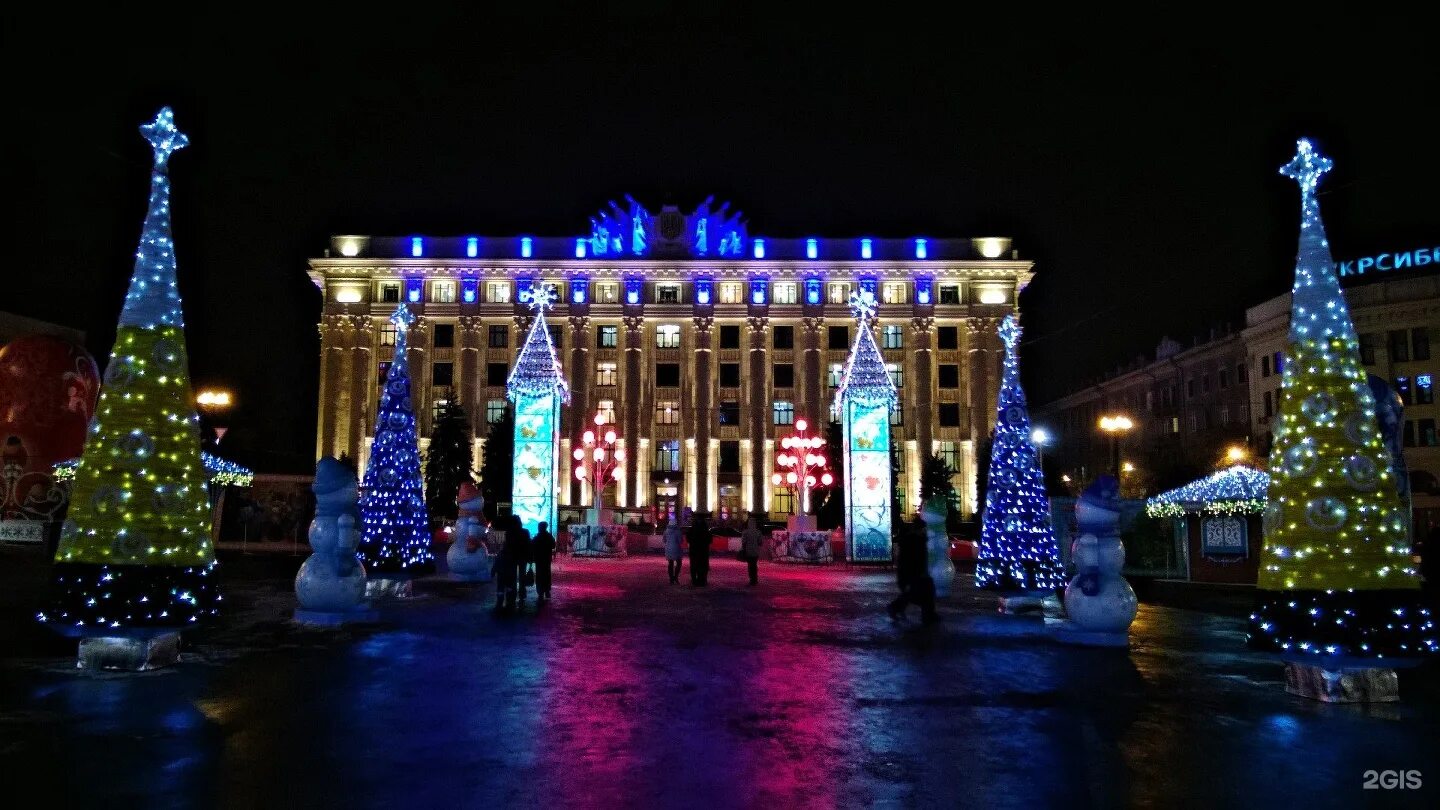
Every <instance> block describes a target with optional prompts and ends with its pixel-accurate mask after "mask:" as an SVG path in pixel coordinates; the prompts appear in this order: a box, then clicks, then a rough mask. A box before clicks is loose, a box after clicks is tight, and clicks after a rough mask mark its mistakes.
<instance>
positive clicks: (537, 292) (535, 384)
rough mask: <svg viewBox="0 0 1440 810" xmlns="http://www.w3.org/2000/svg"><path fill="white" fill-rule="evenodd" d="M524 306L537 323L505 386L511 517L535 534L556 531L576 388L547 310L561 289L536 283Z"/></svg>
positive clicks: (524, 295)
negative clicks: (565, 415)
mask: <svg viewBox="0 0 1440 810" xmlns="http://www.w3.org/2000/svg"><path fill="white" fill-rule="evenodd" d="M520 300H521V301H522V302H524V303H527V304H529V305H530V308H531V309H533V310H534V311H535V320H534V322H532V323H531V324H530V332H529V334H527V335H526V336H525V345H523V346H521V347H520V356H519V357H517V358H516V359H515V368H514V369H512V370H511V371H510V378H509V379H508V380H506V381H505V396H506V397H507V398H509V400H510V401H511V402H513V403H515V464H514V473H515V478H514V484H513V486H512V488H511V496H510V500H511V507H510V508H511V511H512V513H513V514H514V515H515V516H516V517H518V518H519V519H520V522H521V523H522V524H523V525H524V526H525V528H526V529H529V530H530V531H531V532H532V533H533V532H535V531H536V530H537V529H538V527H539V525H540V523H542V522H544V523H548V524H549V528H550V529H551V531H554V529H555V527H556V520H555V515H556V508H555V507H556V503H555V487H556V485H557V483H558V482H559V481H565V480H568V479H566V478H558V480H557V477H558V476H559V475H560V442H559V436H558V434H557V433H556V431H557V430H558V429H559V427H560V406H561V405H562V404H564V403H566V402H569V401H570V387H569V386H568V385H567V384H566V383H565V373H564V371H563V369H561V367H560V358H559V357H558V356H557V355H556V354H555V344H554V343H553V342H552V341H551V340H550V328H549V326H547V325H546V323H545V310H547V309H549V308H550V307H552V306H554V305H555V288H554V287H553V286H552V285H550V284H545V283H543V282H538V281H537V282H534V283H533V284H532V285H531V287H530V289H528V290H525V291H524V292H522V293H520Z"/></svg>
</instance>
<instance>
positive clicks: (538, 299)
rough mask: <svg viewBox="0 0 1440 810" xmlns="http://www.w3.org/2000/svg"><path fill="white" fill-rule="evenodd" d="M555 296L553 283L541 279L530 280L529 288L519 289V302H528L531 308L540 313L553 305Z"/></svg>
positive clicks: (556, 295)
mask: <svg viewBox="0 0 1440 810" xmlns="http://www.w3.org/2000/svg"><path fill="white" fill-rule="evenodd" d="M557 297H558V293H556V291H555V285H554V284H547V283H545V282H543V281H536V282H532V283H531V284H530V289H528V290H521V291H520V303H522V304H529V305H530V308H531V309H533V310H535V311H536V312H537V313H539V314H541V315H543V314H545V310H547V309H550V308H551V307H553V306H555V300H556V298H557Z"/></svg>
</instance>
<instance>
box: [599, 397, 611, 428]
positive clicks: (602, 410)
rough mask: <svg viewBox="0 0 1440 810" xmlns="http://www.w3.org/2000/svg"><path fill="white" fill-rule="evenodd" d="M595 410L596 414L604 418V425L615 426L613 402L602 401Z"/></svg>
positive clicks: (608, 400)
mask: <svg viewBox="0 0 1440 810" xmlns="http://www.w3.org/2000/svg"><path fill="white" fill-rule="evenodd" d="M595 410H596V412H597V413H599V415H600V416H603V417H605V424H607V425H613V424H615V400H613V399H602V400H600V402H599V403H598V404H597V405H596V406H595Z"/></svg>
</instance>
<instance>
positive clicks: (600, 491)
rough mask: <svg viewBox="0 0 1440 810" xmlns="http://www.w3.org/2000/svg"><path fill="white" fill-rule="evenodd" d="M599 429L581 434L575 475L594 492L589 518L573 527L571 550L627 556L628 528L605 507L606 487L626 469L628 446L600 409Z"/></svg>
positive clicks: (581, 554)
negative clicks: (623, 442) (620, 442)
mask: <svg viewBox="0 0 1440 810" xmlns="http://www.w3.org/2000/svg"><path fill="white" fill-rule="evenodd" d="M593 421H594V423H595V429H594V430H587V431H585V433H584V434H583V435H582V436H581V437H580V442H581V444H582V445H583V446H581V447H577V448H575V452H574V457H575V478H576V480H578V481H580V482H581V483H588V484H589V485H590V492H591V493H592V495H593V500H592V502H591V506H590V510H589V520H587V521H586V522H585V523H583V524H579V525H572V526H571V527H570V553H571V554H573V555H575V556H577V557H623V556H625V553H626V549H625V527H624V526H617V525H615V521H613V520H611V519H610V515H609V510H607V509H605V507H604V500H605V487H606V486H607V485H609V483H610V482H611V481H618V480H620V475H621V473H622V472H624V468H623V467H622V466H621V465H622V463H623V462H624V461H625V448H623V447H617V446H616V445H617V444H618V443H619V441H620V437H619V435H618V434H616V433H615V428H614V427H613V426H611V425H607V424H606V421H605V414H604V413H603V412H597V413H596V414H595V418H594V420H593Z"/></svg>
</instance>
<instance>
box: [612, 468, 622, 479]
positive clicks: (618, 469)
mask: <svg viewBox="0 0 1440 810" xmlns="http://www.w3.org/2000/svg"><path fill="white" fill-rule="evenodd" d="M620 472H621V470H620V468H619V467H616V468H615V473H614V475H612V476H611V477H612V478H614V479H615V480H616V481H619V480H620Z"/></svg>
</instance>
